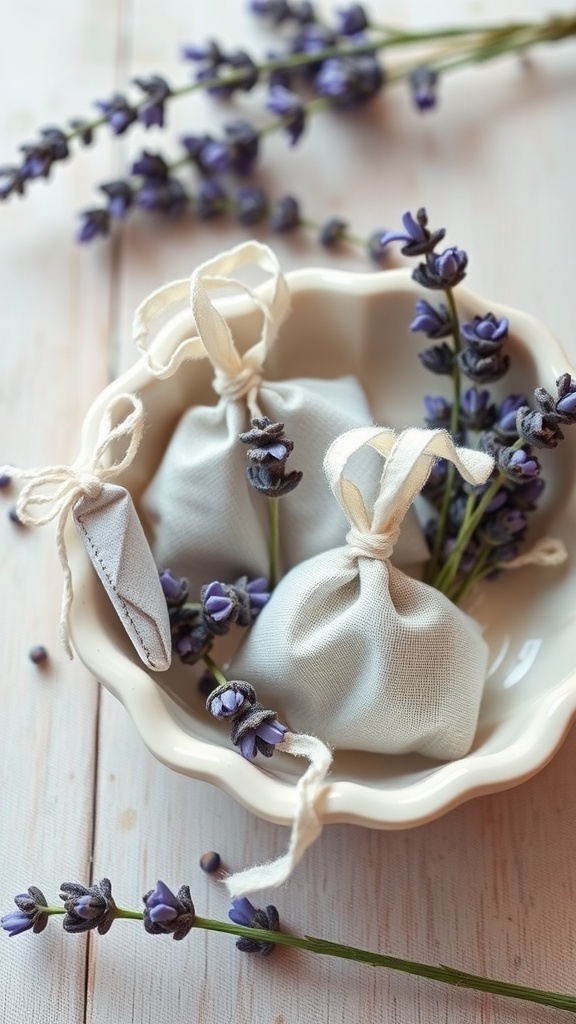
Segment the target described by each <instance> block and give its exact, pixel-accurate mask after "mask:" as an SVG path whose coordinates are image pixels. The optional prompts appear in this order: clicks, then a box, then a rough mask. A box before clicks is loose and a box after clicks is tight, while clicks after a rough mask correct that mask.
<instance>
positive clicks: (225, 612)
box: [200, 580, 240, 636]
mask: <svg viewBox="0 0 576 1024" xmlns="http://www.w3.org/2000/svg"><path fill="white" fill-rule="evenodd" d="M200 601H201V604H202V610H203V613H204V623H205V625H206V626H207V628H208V630H209V631H210V632H211V633H214V634H215V635H216V636H223V635H224V634H225V633H227V632H228V630H229V629H230V626H231V625H232V623H234V622H236V620H237V618H238V615H239V613H240V599H239V597H238V594H237V593H236V591H235V589H234V587H231V586H228V585H227V584H226V583H219V582H218V580H214V581H213V582H212V583H207V584H205V585H204V586H203V587H202V589H201V591H200Z"/></svg>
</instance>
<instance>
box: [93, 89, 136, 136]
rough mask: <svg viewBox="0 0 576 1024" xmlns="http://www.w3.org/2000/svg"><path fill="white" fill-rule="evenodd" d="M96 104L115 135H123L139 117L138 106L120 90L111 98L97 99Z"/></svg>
mask: <svg viewBox="0 0 576 1024" xmlns="http://www.w3.org/2000/svg"><path fill="white" fill-rule="evenodd" d="M95 106H96V107H98V110H100V111H101V112H102V114H103V116H104V118H105V120H106V121H107V122H108V124H109V125H110V127H111V129H112V131H113V133H114V135H123V134H124V132H125V131H126V129H127V128H129V127H130V125H131V124H133V123H134V121H136V119H137V117H138V111H137V110H136V108H135V107H133V106H132V105H131V104H130V103H128V100H127V99H126V97H125V96H123V95H122V93H119V92H117V93H114V95H113V96H112V97H111V98H110V99H109V100H96V103H95Z"/></svg>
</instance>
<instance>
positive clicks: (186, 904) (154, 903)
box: [142, 880, 196, 940]
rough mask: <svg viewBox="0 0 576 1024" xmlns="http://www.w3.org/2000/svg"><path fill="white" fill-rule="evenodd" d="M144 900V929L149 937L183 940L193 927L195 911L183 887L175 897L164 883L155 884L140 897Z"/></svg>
mask: <svg viewBox="0 0 576 1024" xmlns="http://www.w3.org/2000/svg"><path fill="white" fill-rule="evenodd" d="M142 898H143V900H144V908H145V909H144V927H145V929H146V931H147V932H148V934H149V935H172V938H173V939H176V940H178V939H184V938H185V937H186V936H187V935H188V932H189V931H190V929H191V928H193V927H194V918H195V916H196V911H195V908H194V904H193V902H192V897H191V895H190V888H189V887H188V886H187V885H183V886H181V887H180V889H179V890H178V895H177V896H175V895H174V893H173V892H172V890H171V889H169V888H168V886H167V885H166V883H165V882H162V881H161V880H159V881H158V882H156V888H155V889H150V891H149V892H147V893H146V894H145V896H143V897H142Z"/></svg>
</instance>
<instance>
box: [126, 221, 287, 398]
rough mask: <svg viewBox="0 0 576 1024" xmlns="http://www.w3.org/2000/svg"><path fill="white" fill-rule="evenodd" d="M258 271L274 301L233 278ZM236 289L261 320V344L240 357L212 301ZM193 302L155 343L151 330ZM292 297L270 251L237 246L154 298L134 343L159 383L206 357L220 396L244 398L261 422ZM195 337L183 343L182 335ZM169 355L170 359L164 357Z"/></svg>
mask: <svg viewBox="0 0 576 1024" xmlns="http://www.w3.org/2000/svg"><path fill="white" fill-rule="evenodd" d="M247 266H257V267H259V268H260V269H261V270H264V271H267V272H268V273H270V275H271V277H272V295H271V298H270V299H266V298H264V297H261V296H260V295H259V294H258V293H257V291H255V290H254V289H253V288H251V287H249V286H248V285H246V284H244V283H243V282H241V281H239V280H238V279H237V278H236V277H235V276H233V275H234V273H235V272H236V271H237V270H238V269H240V268H241V267H247ZM222 288H228V289H230V288H233V289H234V290H235V291H241V292H243V293H244V294H246V295H248V296H249V298H250V299H251V301H252V303H253V305H254V307H255V308H256V309H257V310H259V312H260V313H261V315H262V327H261V335H260V338H259V340H258V341H257V342H256V343H255V344H254V345H252V346H251V347H250V348H249V349H248V351H247V352H245V353H244V354H243V355H240V353H239V352H238V350H237V348H236V345H235V343H234V339H233V337H232V333H231V331H230V328H229V327H228V324H227V323H226V320H225V319H224V317H223V316H222V314H221V313H220V312H219V311H218V310H217V309H216V307H215V305H214V304H213V302H212V301H211V298H210V295H211V293H212V292H214V291H217V290H219V289H222ZM188 298H189V300H190V305H191V309H190V310H185V311H182V312H181V313H180V314H179V315H177V316H175V317H174V318H173V321H174V322H173V323H169V324H168V325H167V326H165V327H164V328H161V329H160V331H159V332H158V333H157V335H156V338H155V339H154V341H152V339H151V333H152V327H153V324H154V322H155V321H157V320H158V319H159V318H160V317H161V315H162V314H163V313H165V312H166V310H167V309H168V308H169V306H170V305H171V304H174V303H179V302H183V301H184V300H186V299H188ZM289 306H290V292H289V289H288V285H287V283H286V280H285V278H284V277H283V275H282V273H281V271H280V265H279V263H278V260H277V258H276V256H275V255H274V253H273V252H272V250H271V249H270V248H269V247H268V246H267V245H263V244H262V243H260V242H256V241H249V242H243V243H241V244H240V245H237V246H236V247H235V248H233V249H230V250H229V251H228V252H224V253H222V254H221V255H219V256H217V257H215V258H214V259H211V260H207V261H206V262H205V263H203V264H201V266H199V267H198V268H197V269H196V270H195V271H194V273H193V274H192V277H191V279H190V281H189V282H188V281H176V282H173V283H172V284H169V285H165V286H164V288H160V289H158V290H157V291H155V292H153V293H152V295H150V296H149V297H148V298H147V299H146V300H145V302H143V303H142V304H141V305H140V306H139V308H138V309H137V311H136V315H135V319H134V338H135V342H136V347H137V348H138V351H139V352H140V353H141V354H142V355H143V357H144V359H145V362H146V366H147V369H148V371H149V372H150V373H151V374H152V375H153V376H154V377H159V378H162V379H164V378H166V377H171V376H172V374H174V373H175V372H176V370H177V369H178V367H179V366H180V365H181V363H182V362H184V361H185V360H187V359H200V358H203V357H206V356H208V358H209V359H210V361H211V363H212V364H213V366H214V370H215V377H214V382H213V387H214V390H215V391H216V392H217V394H219V395H221V396H222V397H224V398H226V399H228V400H229V401H238V400H239V399H241V398H244V397H246V400H247V404H248V408H249V410H250V413H251V416H252V417H255V416H261V412H260V410H259V408H258V404H257V401H256V395H257V391H258V388H259V386H260V382H261V380H262V368H263V365H264V361H265V358H266V354H267V352H268V350H269V349H270V346H271V345H272V344H273V342H274V340H275V338H276V336H277V334H278V329H279V327H280V325H281V323H282V321H283V320H284V318H285V316H286V314H287V313H288V310H289ZM190 330H195V331H196V333H195V334H193V335H191V336H187V337H184V338H182V334H183V333H184V332H187V331H190ZM164 349H166V350H167V351H168V352H169V353H170V354H169V355H168V357H167V358H165V357H164V355H163V350H164Z"/></svg>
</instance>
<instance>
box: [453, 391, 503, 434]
mask: <svg viewBox="0 0 576 1024" xmlns="http://www.w3.org/2000/svg"><path fill="white" fill-rule="evenodd" d="M460 418H461V420H462V424H463V426H465V427H467V428H468V429H469V430H485V429H486V428H487V427H491V426H492V425H493V423H494V420H495V418H496V406H495V405H492V404H491V402H490V392H489V391H485V390H482V391H480V390H479V389H478V388H468V390H467V391H465V392H464V394H463V395H462V397H461V399H460Z"/></svg>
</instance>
